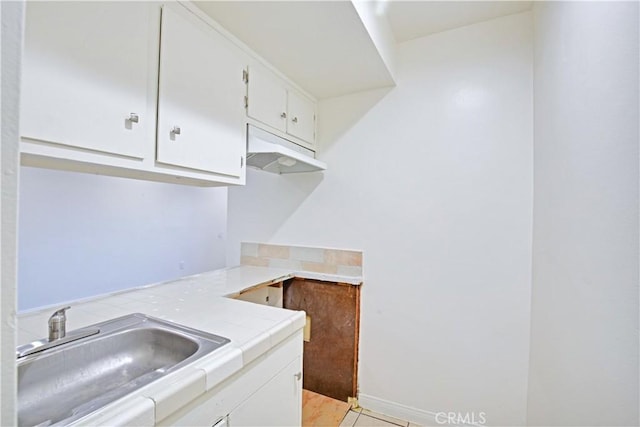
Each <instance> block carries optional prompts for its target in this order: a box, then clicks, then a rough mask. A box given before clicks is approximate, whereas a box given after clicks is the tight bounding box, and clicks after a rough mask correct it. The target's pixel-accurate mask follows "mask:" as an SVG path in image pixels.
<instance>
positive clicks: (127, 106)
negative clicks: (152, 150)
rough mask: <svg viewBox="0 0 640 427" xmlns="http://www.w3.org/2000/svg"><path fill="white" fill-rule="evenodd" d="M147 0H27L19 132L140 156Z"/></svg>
mask: <svg viewBox="0 0 640 427" xmlns="http://www.w3.org/2000/svg"><path fill="white" fill-rule="evenodd" d="M149 11H150V8H149V7H148V6H147V5H146V4H145V3H144V2H133V3H129V2H27V3H26V26H25V44H24V56H23V64H22V93H21V98H22V101H21V103H22V104H21V111H20V122H21V136H22V137H23V138H29V139H33V140H38V141H45V142H48V143H54V144H63V145H66V146H74V147H80V148H84V149H88V150H95V151H99V152H105V153H112V154H117V155H122V156H130V157H135V158H142V157H143V156H144V153H145V144H147V142H148V141H147V137H148V130H149V127H151V128H153V126H154V125H155V117H154V116H155V111H154V109H153V108H149V106H148V104H147V99H148V96H149V92H148V91H149V86H148V84H147V82H148V58H149V30H150V28H149V22H150V19H149Z"/></svg>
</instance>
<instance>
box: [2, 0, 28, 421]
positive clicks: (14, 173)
mask: <svg viewBox="0 0 640 427" xmlns="http://www.w3.org/2000/svg"><path fill="white" fill-rule="evenodd" d="M0 23H1V24H2V25H1V26H2V33H1V36H0V40H1V41H2V43H1V47H0V57H1V58H2V66H0V76H1V80H2V91H1V92H2V97H1V100H0V103H1V104H2V111H1V120H0V126H1V129H0V131H1V141H2V143H1V144H0V160H1V162H0V163H1V165H2V167H1V168H0V169H1V170H0V190H1V198H0V255H1V257H0V259H1V260H2V261H1V266H0V271H1V281H0V283H1V284H2V289H1V291H0V295H1V296H0V338H2V342H1V344H2V345H1V348H0V425H3V426H13V425H16V409H15V408H16V383H17V381H16V364H15V357H16V353H15V348H16V277H17V234H16V233H17V215H18V176H19V173H18V171H19V166H18V165H19V163H18V162H19V160H18V156H19V154H18V135H19V133H18V129H19V124H20V123H19V110H20V109H19V105H20V97H19V96H20V63H21V53H22V31H23V23H24V3H23V2H17V1H16V2H2V3H1V4H0Z"/></svg>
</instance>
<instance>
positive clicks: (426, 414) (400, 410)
mask: <svg viewBox="0 0 640 427" xmlns="http://www.w3.org/2000/svg"><path fill="white" fill-rule="evenodd" d="M358 404H359V405H360V406H362V407H363V408H365V409H369V410H371V411H373V412H379V413H381V414H384V415H389V416H390V417H394V418H398V419H401V420H406V421H410V422H412V423H416V424H420V425H423V426H437V425H441V424H439V423H437V422H436V412H430V411H423V410H422V409H417V408H412V407H411V406H406V405H402V404H400V403H396V402H391V401H389V400H384V399H380V398H378V397H375V396H369V395H367V394H363V393H359V394H358Z"/></svg>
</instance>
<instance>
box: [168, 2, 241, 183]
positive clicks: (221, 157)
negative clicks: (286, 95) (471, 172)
mask: <svg viewBox="0 0 640 427" xmlns="http://www.w3.org/2000/svg"><path fill="white" fill-rule="evenodd" d="M161 34H162V38H161V42H160V78H159V96H158V134H157V138H158V145H157V147H158V151H157V160H158V162H161V163H165V164H170V165H175V166H182V167H186V168H191V169H197V170H203V171H207V172H216V173H220V174H224V175H230V176H235V177H240V175H241V173H242V171H243V163H244V155H245V145H244V144H243V143H242V142H243V137H244V132H243V126H242V117H243V105H242V93H243V90H244V84H243V81H242V71H243V62H242V59H241V58H240V57H239V56H238V55H237V54H236V53H235V52H234V49H233V47H232V46H231V44H230V42H229V41H228V40H226V39H224V38H223V37H222V36H221V35H220V34H219V33H217V32H216V31H215V30H213V29H212V28H210V27H208V26H207V25H206V24H204V23H203V22H202V21H200V20H199V19H198V18H196V17H195V16H192V17H190V16H188V15H187V14H180V13H178V12H176V11H175V10H173V9H172V8H167V7H165V8H163V11H162V29H161Z"/></svg>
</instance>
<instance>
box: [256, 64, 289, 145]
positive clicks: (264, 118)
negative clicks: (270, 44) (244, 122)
mask: <svg viewBox="0 0 640 427" xmlns="http://www.w3.org/2000/svg"><path fill="white" fill-rule="evenodd" d="M249 76H250V77H249V83H248V98H249V99H248V102H247V103H248V106H247V115H248V116H249V117H252V118H254V119H256V120H258V121H260V122H262V123H264V124H266V125H269V126H271V127H273V128H274V129H277V130H279V131H281V132H286V131H287V89H286V88H285V87H284V85H283V84H282V83H281V82H280V81H278V80H277V79H276V78H275V76H271V75H269V74H268V71H266V70H263V69H261V68H259V67H249Z"/></svg>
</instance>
